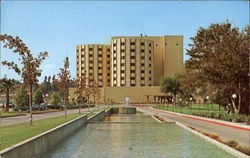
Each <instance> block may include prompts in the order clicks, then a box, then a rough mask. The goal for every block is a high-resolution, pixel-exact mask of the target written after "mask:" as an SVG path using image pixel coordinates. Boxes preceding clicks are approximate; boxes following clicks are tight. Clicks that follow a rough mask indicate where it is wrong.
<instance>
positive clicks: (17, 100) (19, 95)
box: [14, 86, 29, 107]
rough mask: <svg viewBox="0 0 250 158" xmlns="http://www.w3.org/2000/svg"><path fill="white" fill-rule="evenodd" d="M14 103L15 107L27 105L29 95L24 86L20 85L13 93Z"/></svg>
mask: <svg viewBox="0 0 250 158" xmlns="http://www.w3.org/2000/svg"><path fill="white" fill-rule="evenodd" d="M14 105H15V106H17V107H20V106H27V105H29V95H28V92H27V91H26V89H25V87H24V86H21V87H20V88H19V89H18V90H17V92H16V93H15V96H14Z"/></svg>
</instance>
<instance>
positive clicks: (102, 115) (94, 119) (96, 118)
mask: <svg viewBox="0 0 250 158" xmlns="http://www.w3.org/2000/svg"><path fill="white" fill-rule="evenodd" d="M105 116H106V113H105V110H103V111H100V112H98V113H96V114H95V115H93V116H91V117H90V118H89V119H88V122H97V121H102V120H103V119H104V118H105Z"/></svg>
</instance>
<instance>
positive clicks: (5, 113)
mask: <svg viewBox="0 0 250 158" xmlns="http://www.w3.org/2000/svg"><path fill="white" fill-rule="evenodd" d="M22 114H25V113H20V112H0V117H6V116H18V115H22Z"/></svg>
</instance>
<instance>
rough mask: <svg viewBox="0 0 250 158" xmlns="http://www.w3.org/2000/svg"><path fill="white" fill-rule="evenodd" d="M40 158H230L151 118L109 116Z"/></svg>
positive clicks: (169, 125) (177, 127)
mask: <svg viewBox="0 0 250 158" xmlns="http://www.w3.org/2000/svg"><path fill="white" fill-rule="evenodd" d="M38 157H39V158H43V157H44V158H166V157H169V158H200V157H202V158H231V157H233V156H232V155H230V154H228V153H227V152H225V151H223V150H221V149H219V148H218V147H216V146H215V145H212V144H210V143H208V142H207V141H205V140H203V139H201V138H200V137H198V136H196V135H194V134H192V133H190V132H188V131H186V130H184V129H183V128H181V127H179V126H177V125H175V124H159V123H157V122H156V121H155V120H153V119H152V118H151V117H150V116H145V115H143V114H140V113H139V114H136V115H112V116H110V117H107V118H106V120H105V121H104V122H100V123H93V124H87V125H86V126H85V127H83V128H81V129H79V130H77V131H76V132H74V133H73V134H72V135H71V136H70V137H68V138H67V139H65V141H63V142H62V143H61V144H59V145H58V146H56V147H54V148H52V149H51V150H50V151H48V152H47V153H46V154H44V155H41V156H38Z"/></svg>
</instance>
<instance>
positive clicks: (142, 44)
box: [113, 42, 152, 47]
mask: <svg viewBox="0 0 250 158" xmlns="http://www.w3.org/2000/svg"><path fill="white" fill-rule="evenodd" d="M130 45H131V46H135V42H130ZM113 46H114V47H116V43H113ZM121 46H125V42H121ZM141 46H145V42H141ZM148 46H149V47H151V46H152V45H151V43H149V44H148Z"/></svg>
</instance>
